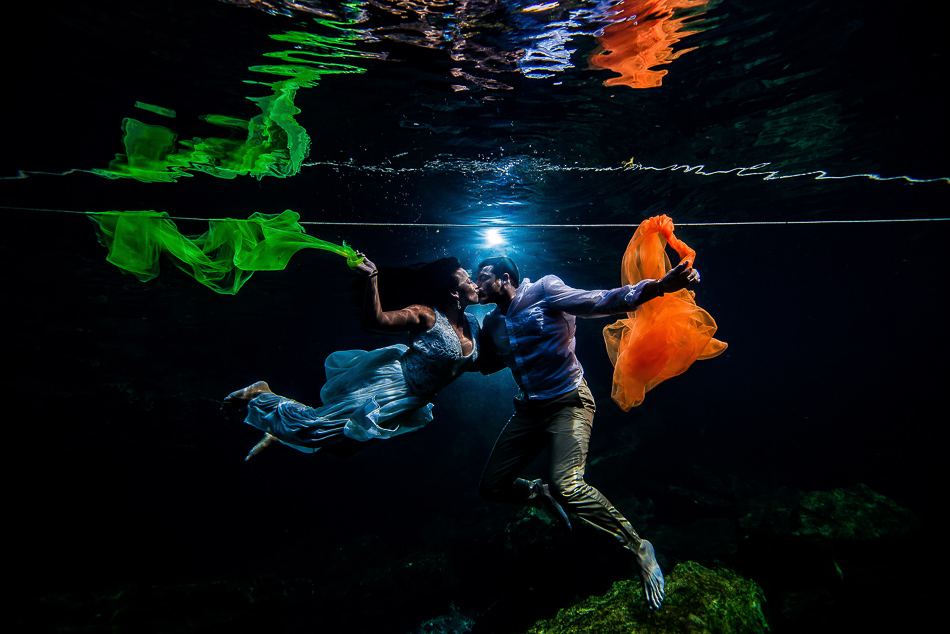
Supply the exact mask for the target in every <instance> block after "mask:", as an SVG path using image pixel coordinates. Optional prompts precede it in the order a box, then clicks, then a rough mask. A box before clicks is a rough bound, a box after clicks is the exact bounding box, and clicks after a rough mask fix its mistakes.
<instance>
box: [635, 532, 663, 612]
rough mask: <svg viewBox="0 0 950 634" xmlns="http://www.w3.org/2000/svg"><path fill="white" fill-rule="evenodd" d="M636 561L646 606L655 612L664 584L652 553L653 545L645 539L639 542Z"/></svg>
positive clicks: (660, 602)
mask: <svg viewBox="0 0 950 634" xmlns="http://www.w3.org/2000/svg"><path fill="white" fill-rule="evenodd" d="M636 560H637V567H638V568H639V569H640V577H641V578H642V579H643V589H644V592H645V593H646V599H647V605H649V606H650V609H651V610H656V609H658V608H659V607H660V605H662V603H663V595H664V594H665V593H666V591H665V587H666V584H665V583H664V581H663V572H662V571H661V570H660V564H659V563H658V562H657V560H656V554H655V553H654V552H653V544H651V543H650V542H648V541H647V540H645V539H644V540H643V541H642V542H640V549H639V550H638V551H637V554H636Z"/></svg>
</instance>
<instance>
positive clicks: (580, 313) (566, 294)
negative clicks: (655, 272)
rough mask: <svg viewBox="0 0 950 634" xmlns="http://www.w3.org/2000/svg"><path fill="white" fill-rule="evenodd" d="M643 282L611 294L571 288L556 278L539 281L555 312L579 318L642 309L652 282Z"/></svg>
mask: <svg viewBox="0 0 950 634" xmlns="http://www.w3.org/2000/svg"><path fill="white" fill-rule="evenodd" d="M652 281H654V280H642V281H641V282H639V283H637V284H635V285H629V284H628V285H627V286H621V287H620V288H615V289H611V290H598V291H586V290H582V289H578V288H571V287H570V286H568V285H567V284H565V283H564V282H562V281H561V279H560V278H559V277H557V276H554V275H546V276H544V277H543V278H541V279H540V280H539V282H540V283H541V284H542V285H543V288H544V296H545V299H547V301H548V303H549V304H550V306H551V307H552V308H555V309H557V310H560V311H563V312H565V313H569V314H571V315H575V316H577V317H603V316H606V315H616V314H617V313H626V312H630V311H632V310H634V309H636V307H637V306H639V305H640V294H641V293H642V292H643V289H644V287H645V286H646V284H648V283H649V282H652Z"/></svg>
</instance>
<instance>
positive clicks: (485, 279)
mask: <svg viewBox="0 0 950 634" xmlns="http://www.w3.org/2000/svg"><path fill="white" fill-rule="evenodd" d="M475 286H477V287H478V303H479V304H495V303H496V302H497V298H498V296H499V295H500V294H501V280H499V279H498V278H497V277H496V276H495V274H494V273H492V267H490V266H485V267H482V270H481V271H479V272H478V277H476V278H475Z"/></svg>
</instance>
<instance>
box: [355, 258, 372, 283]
mask: <svg viewBox="0 0 950 634" xmlns="http://www.w3.org/2000/svg"><path fill="white" fill-rule="evenodd" d="M357 255H359V256H360V257H362V258H363V261H362V262H360V263H359V264H358V265H357V267H356V270H357V271H359V272H360V273H362V274H363V275H365V276H367V277H369V276H370V275H372V274H373V273H375V272H376V265H375V264H373V263H372V262H371V261H370V259H369V258H368V257H366V256H365V255H363V254H362V253H357Z"/></svg>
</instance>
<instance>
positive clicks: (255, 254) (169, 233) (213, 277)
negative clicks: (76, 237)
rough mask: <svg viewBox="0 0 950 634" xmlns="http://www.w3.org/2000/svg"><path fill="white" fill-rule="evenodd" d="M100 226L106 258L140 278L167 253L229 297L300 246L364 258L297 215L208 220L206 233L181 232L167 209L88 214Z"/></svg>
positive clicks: (353, 261) (154, 270)
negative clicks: (309, 230)
mask: <svg viewBox="0 0 950 634" xmlns="http://www.w3.org/2000/svg"><path fill="white" fill-rule="evenodd" d="M90 217H91V218H92V219H93V220H94V221H95V222H96V223H97V225H98V227H99V241H100V242H101V243H102V245H103V246H105V247H106V248H107V249H108V250H109V254H108V256H107V257H106V259H107V260H108V261H109V262H111V263H112V264H115V265H116V266H117V267H119V268H120V269H122V270H123V271H125V272H128V273H132V274H133V275H135V276H136V277H137V278H138V279H140V280H142V281H143V282H145V281H148V280H150V279H153V278H154V277H156V276H157V275H158V273H159V259H160V257H161V256H162V254H165V255H166V256H167V258H168V260H170V261H171V262H172V263H173V264H174V265H175V266H177V267H178V268H179V269H181V270H182V271H184V272H185V273H187V274H188V275H190V276H192V277H193V278H195V279H196V280H197V281H199V282H200V283H202V284H204V285H205V286H207V287H208V288H210V289H211V290H213V291H215V292H216V293H223V294H228V295H233V294H235V293H237V292H238V291H239V290H240V289H241V287H242V286H243V285H244V283H245V282H247V280H248V279H250V277H251V275H252V274H253V273H254V271H278V270H282V269H284V268H285V267H286V266H287V263H288V262H289V261H290V258H291V257H292V256H293V255H294V254H295V253H296V252H297V251H299V250H301V249H323V250H325V251H332V252H333V253H336V254H338V255H341V256H343V257H345V258H346V260H347V264H348V265H349V266H350V267H351V268H354V267H356V266H357V265H359V263H360V262H362V260H363V258H362V257H361V256H359V255H357V254H356V251H354V250H353V249H352V248H351V247H350V246H348V245H347V244H346V243H343V244H342V245H338V244H334V243H332V242H326V241H325V240H320V239H319V238H315V237H313V236H309V235H307V234H306V233H305V231H304V228H303V227H302V226H301V225H300V222H299V220H300V214H298V213H296V212H294V211H291V210H290V209H287V210H285V211H284V212H283V213H280V214H262V213H255V214H253V215H251V217H250V218H248V219H247V220H232V219H230V218H228V219H223V220H212V221H210V227H209V229H208V231H206V232H205V233H203V234H201V235H199V236H184V235H182V234H181V232H179V231H178V227H176V226H175V223H174V222H172V221H171V219H170V218H169V217H168V214H167V213H165V212H156V211H117V212H106V213H97V214H90Z"/></svg>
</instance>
